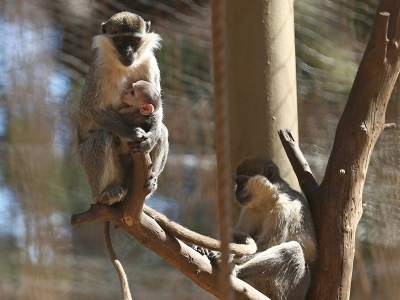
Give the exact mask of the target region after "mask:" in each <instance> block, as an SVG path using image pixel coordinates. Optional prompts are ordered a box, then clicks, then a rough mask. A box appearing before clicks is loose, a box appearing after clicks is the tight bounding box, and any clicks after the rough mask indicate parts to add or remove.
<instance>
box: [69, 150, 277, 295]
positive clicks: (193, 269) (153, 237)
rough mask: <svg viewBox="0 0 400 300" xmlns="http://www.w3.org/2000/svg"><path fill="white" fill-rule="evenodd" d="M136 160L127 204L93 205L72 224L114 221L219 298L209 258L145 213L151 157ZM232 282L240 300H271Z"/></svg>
mask: <svg viewBox="0 0 400 300" xmlns="http://www.w3.org/2000/svg"><path fill="white" fill-rule="evenodd" d="M132 159H133V165H134V168H133V175H132V178H133V180H132V185H131V188H130V190H129V192H128V195H127V197H126V198H125V199H124V201H123V202H122V203H120V204H117V205H115V206H112V207H110V206H106V205H103V204H93V205H91V206H90V208H89V210H87V211H86V212H82V213H79V214H74V215H73V216H72V218H71V223H72V224H73V225H82V224H88V223H92V222H96V221H111V222H113V223H114V224H115V226H116V228H118V229H120V230H124V231H125V232H127V233H128V234H129V235H131V236H133V237H134V238H135V239H136V240H137V241H138V242H139V243H141V244H142V245H144V246H146V247H147V248H149V249H150V250H152V251H153V252H155V253H156V254H158V255H159V256H160V257H162V258H163V259H165V260H166V261H168V262H169V263H170V264H172V265H173V266H174V267H176V268H177V269H179V270H180V271H181V272H182V273H184V274H185V275H186V276H188V277H189V278H190V279H192V280H193V281H194V282H195V283H196V284H198V285H199V286H200V287H201V288H203V289H205V290H206V291H208V292H210V293H212V294H213V295H215V296H217V297H219V296H220V295H219V293H220V291H219V285H218V274H219V268H218V267H216V266H214V265H213V264H211V262H210V260H209V259H208V258H207V257H206V256H202V255H201V254H200V253H198V252H197V251H195V250H194V249H192V248H191V247H189V246H187V245H186V244H185V243H183V242H181V241H180V240H178V239H176V238H175V237H173V236H171V235H170V234H168V233H167V232H166V231H164V230H163V229H162V228H161V227H160V226H159V224H157V222H156V221H155V220H154V219H152V218H151V217H149V216H147V215H146V214H144V213H143V211H142V209H143V202H144V199H145V198H146V196H147V195H148V191H147V190H146V188H145V182H146V180H147V179H148V178H149V177H150V174H151V161H150V157H149V155H148V154H132ZM231 281H232V287H233V289H234V294H235V297H236V299H238V300H239V299H243V300H245V299H246V300H249V299H257V300H258V299H259V300H268V299H269V298H268V297H266V296H264V295H263V294H261V293H260V292H259V291H257V290H256V289H254V288H253V287H252V286H250V285H248V284H247V283H245V282H244V281H242V280H240V279H238V278H236V277H233V276H231Z"/></svg>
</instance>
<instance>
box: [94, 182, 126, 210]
mask: <svg viewBox="0 0 400 300" xmlns="http://www.w3.org/2000/svg"><path fill="white" fill-rule="evenodd" d="M125 194H126V193H125V191H124V189H123V188H122V187H121V186H119V185H110V186H108V187H107V188H106V189H105V190H104V191H103V192H102V193H101V194H100V196H99V197H98V198H97V199H96V201H95V202H100V203H104V204H107V205H113V204H115V203H118V202H120V201H122V200H123V199H124V197H125Z"/></svg>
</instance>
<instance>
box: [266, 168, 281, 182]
mask: <svg viewBox="0 0 400 300" xmlns="http://www.w3.org/2000/svg"><path fill="white" fill-rule="evenodd" d="M264 176H265V177H267V179H268V180H269V181H270V182H272V183H274V182H276V181H277V179H278V177H279V171H278V168H277V167H275V166H268V167H267V168H265V169H264Z"/></svg>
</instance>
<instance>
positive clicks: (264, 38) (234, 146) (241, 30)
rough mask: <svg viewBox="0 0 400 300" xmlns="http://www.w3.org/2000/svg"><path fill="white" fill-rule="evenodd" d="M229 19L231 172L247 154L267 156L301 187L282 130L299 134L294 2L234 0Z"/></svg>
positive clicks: (283, 175)
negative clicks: (282, 141) (286, 152)
mask: <svg viewBox="0 0 400 300" xmlns="http://www.w3.org/2000/svg"><path fill="white" fill-rule="evenodd" d="M226 22H227V26H226V28H227V49H229V51H228V54H227V58H228V62H227V64H228V94H229V114H230V123H231V130H230V133H231V174H235V167H236V165H237V164H238V163H239V162H240V161H241V160H242V159H243V158H245V157H250V156H266V157H269V158H271V159H272V160H274V162H275V163H277V164H278V166H279V168H280V170H281V173H282V177H283V178H284V179H285V180H286V181H288V182H289V184H290V185H291V186H292V187H293V188H295V189H298V183H297V180H296V177H295V176H294V173H293V170H292V168H291V166H290V163H289V161H288V159H287V157H286V155H285V153H284V151H283V148H282V146H281V143H280V141H279V138H278V136H277V134H276V133H277V131H278V130H279V129H280V128H289V129H290V130H291V131H292V133H293V134H294V135H295V137H297V135H298V133H297V132H298V127H297V126H298V122H297V94H296V65H295V47H294V16H293V1H292V0H270V1H267V0H252V1H250V2H249V1H242V0H230V1H227V7H226ZM238 212H239V210H238V209H237V210H236V214H235V215H236V217H237V216H238ZM234 219H235V221H236V218H234Z"/></svg>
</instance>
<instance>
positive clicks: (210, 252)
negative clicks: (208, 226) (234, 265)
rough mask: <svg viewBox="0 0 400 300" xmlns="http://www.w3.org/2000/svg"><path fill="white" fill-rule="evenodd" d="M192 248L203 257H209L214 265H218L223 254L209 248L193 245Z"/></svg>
mask: <svg viewBox="0 0 400 300" xmlns="http://www.w3.org/2000/svg"><path fill="white" fill-rule="evenodd" d="M192 248H193V249H194V250H196V251H197V252H199V253H200V254H201V255H205V256H207V257H208V259H209V260H210V261H211V262H212V263H215V264H218V262H219V260H220V257H221V252H218V251H214V250H209V249H207V248H203V247H200V246H197V245H192Z"/></svg>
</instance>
